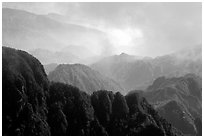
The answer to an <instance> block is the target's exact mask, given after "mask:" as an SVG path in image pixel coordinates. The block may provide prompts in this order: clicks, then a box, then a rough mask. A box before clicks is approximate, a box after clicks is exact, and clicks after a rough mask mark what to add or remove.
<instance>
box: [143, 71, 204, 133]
mask: <svg viewBox="0 0 204 138" xmlns="http://www.w3.org/2000/svg"><path fill="white" fill-rule="evenodd" d="M144 96H145V97H146V98H147V100H148V101H149V102H150V103H151V104H153V105H154V106H155V108H157V110H158V111H159V113H160V114H161V115H162V116H163V117H164V118H166V119H167V120H168V121H169V122H171V123H172V124H173V125H174V126H175V127H177V128H178V129H180V130H181V131H182V132H183V133H184V134H186V135H196V134H199V133H200V130H199V129H200V128H199V126H198V127H196V120H197V121H198V120H199V119H200V120H202V80H201V78H200V77H199V76H196V75H194V74H187V75H185V76H184V77H179V78H165V77H160V78H158V79H156V80H155V81H154V83H153V84H152V85H151V86H149V87H148V89H147V92H146V93H144Z"/></svg>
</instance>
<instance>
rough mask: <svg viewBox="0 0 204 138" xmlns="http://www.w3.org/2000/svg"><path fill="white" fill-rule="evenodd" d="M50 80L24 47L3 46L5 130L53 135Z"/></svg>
mask: <svg viewBox="0 0 204 138" xmlns="http://www.w3.org/2000/svg"><path fill="white" fill-rule="evenodd" d="M48 89H49V82H48V79H47V76H46V74H45V71H44V69H43V66H42V65H41V63H40V62H39V61H38V60H37V59H36V58H34V57H33V56H31V55H29V54H28V53H26V52H24V51H20V50H15V49H11V48H7V47H3V48H2V123H3V125H2V127H3V129H2V134H3V135H49V134H50V130H49V126H48V124H47V122H46V118H47V116H46V114H47V112H48V111H47V108H46V96H47V94H48Z"/></svg>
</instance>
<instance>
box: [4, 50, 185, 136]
mask: <svg viewBox="0 0 204 138" xmlns="http://www.w3.org/2000/svg"><path fill="white" fill-rule="evenodd" d="M65 66H70V65H65ZM78 66H80V67H79V69H77V70H76V71H80V72H81V70H85V71H87V72H89V69H87V67H86V66H83V65H82V66H81V65H74V66H73V67H71V68H72V69H73V68H75V67H76V68H78ZM63 67H64V65H59V66H58V67H57V68H56V69H59V70H60V69H61V68H63ZM80 68H83V69H81V70H80ZM84 68H85V69H84ZM83 73H85V72H83ZM2 135H3V136H6V135H12V136H17V135H18V136H26V135H31V136H35V135H37V136H44V135H55V136H59V135H65V136H66V135H67V136H70V135H72V136H76V135H80V136H106V135H112V136H116V135H122V136H130V135H140V136H152V135H156V136H162V135H170V136H173V135H182V133H181V132H180V131H178V130H177V129H176V128H175V127H173V126H172V125H171V124H170V123H168V122H167V121H166V120H165V119H163V118H162V117H161V116H160V115H159V114H158V113H157V112H156V111H155V110H154V109H153V108H152V106H151V105H150V104H149V103H148V102H147V101H146V99H145V98H144V97H142V96H141V95H140V94H139V93H137V92H136V93H131V94H128V95H126V96H123V95H121V94H120V93H119V92H117V93H113V92H111V91H106V90H103V91H97V92H94V93H93V94H91V95H89V94H87V93H85V92H83V91H80V90H79V89H78V88H76V87H73V86H71V85H67V84H64V83H54V82H52V83H51V82H49V81H48V79H47V75H46V73H45V71H44V68H43V66H42V64H41V63H40V62H39V60H38V59H36V58H35V57H33V56H32V55H30V54H28V53H27V52H25V51H21V50H15V49H12V48H8V47H3V48H2Z"/></svg>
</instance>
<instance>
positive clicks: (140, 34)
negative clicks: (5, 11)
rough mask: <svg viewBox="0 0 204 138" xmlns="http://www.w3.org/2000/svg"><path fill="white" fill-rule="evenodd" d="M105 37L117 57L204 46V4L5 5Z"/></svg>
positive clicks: (4, 4) (154, 54) (163, 52)
mask: <svg viewBox="0 0 204 138" xmlns="http://www.w3.org/2000/svg"><path fill="white" fill-rule="evenodd" d="M3 7H9V8H15V9H22V10H26V11H29V12H33V13H36V14H48V13H58V14H61V15H64V16H66V17H67V19H69V21H70V22H73V23H76V24H80V25H84V26H89V27H92V28H95V29H98V30H100V31H103V32H105V33H106V35H107V37H108V40H109V42H110V44H111V46H112V47H111V48H110V49H111V50H112V53H114V54H119V53H122V52H125V53H128V54H136V55H142V56H158V55H163V54H167V53H171V52H174V51H177V50H179V49H183V48H186V47H193V46H195V45H198V44H201V42H202V3H3Z"/></svg>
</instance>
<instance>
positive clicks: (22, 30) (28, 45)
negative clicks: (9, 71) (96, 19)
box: [2, 8, 107, 64]
mask: <svg viewBox="0 0 204 138" xmlns="http://www.w3.org/2000/svg"><path fill="white" fill-rule="evenodd" d="M66 19H67V18H66ZM2 32H3V34H2V43H3V45H9V46H13V47H15V48H19V49H24V50H26V51H27V50H29V52H30V53H31V54H32V55H34V56H35V57H36V58H38V59H39V60H40V61H41V63H42V64H50V63H58V64H62V63H76V62H79V61H83V62H86V58H90V56H95V53H94V52H93V51H94V50H93V49H94V48H95V47H94V46H92V47H91V48H92V49H90V48H88V46H87V45H91V44H92V45H99V44H104V43H106V41H107V40H106V39H107V38H106V37H105V35H104V33H103V32H101V31H99V30H97V29H93V28H89V27H85V26H81V25H76V24H73V23H68V22H64V21H62V20H60V19H57V18H56V19H54V18H50V15H38V14H34V13H30V12H27V11H23V10H17V9H9V8H2ZM79 40H80V41H79ZM89 42H90V43H91V44H90V43H89ZM96 48H98V47H96ZM56 49H57V51H56ZM84 51H86V52H84ZM93 60H95V58H93Z"/></svg>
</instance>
